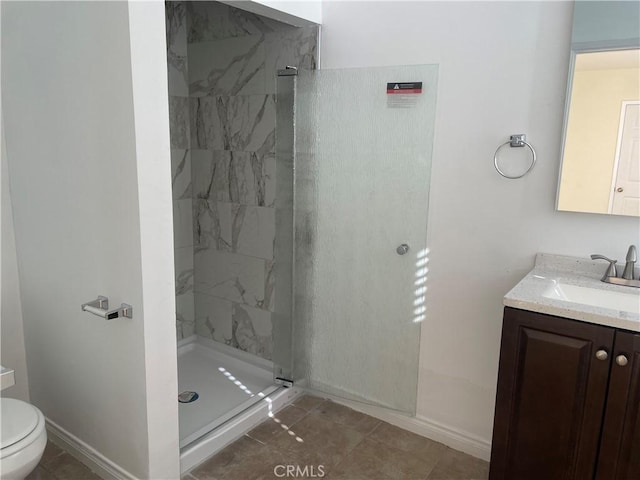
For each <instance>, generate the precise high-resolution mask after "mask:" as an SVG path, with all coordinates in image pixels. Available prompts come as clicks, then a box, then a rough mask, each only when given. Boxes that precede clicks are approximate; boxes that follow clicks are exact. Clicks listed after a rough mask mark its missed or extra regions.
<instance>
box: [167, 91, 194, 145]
mask: <svg viewBox="0 0 640 480" xmlns="http://www.w3.org/2000/svg"><path fill="white" fill-rule="evenodd" d="M189 118H190V117H189V99H188V98H187V97H176V96H170V97H169V131H170V134H171V148H175V149H187V148H189V137H190V128H189Z"/></svg>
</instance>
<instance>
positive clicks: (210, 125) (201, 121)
mask: <svg viewBox="0 0 640 480" xmlns="http://www.w3.org/2000/svg"><path fill="white" fill-rule="evenodd" d="M226 103H227V101H226V100H225V97H197V98H190V99H189V115H190V129H191V130H190V135H191V146H192V147H193V148H194V149H209V150H225V149H227V150H228V149H229V148H228V146H226V145H225V144H224V139H225V133H226V132H228V129H229V128H228V125H226V121H227V120H226V118H227V107H226ZM226 136H227V137H228V134H227V135H226Z"/></svg>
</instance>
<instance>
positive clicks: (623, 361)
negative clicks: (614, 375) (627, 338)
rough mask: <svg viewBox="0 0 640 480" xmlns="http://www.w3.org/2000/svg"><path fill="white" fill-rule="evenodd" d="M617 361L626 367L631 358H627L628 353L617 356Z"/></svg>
mask: <svg viewBox="0 0 640 480" xmlns="http://www.w3.org/2000/svg"><path fill="white" fill-rule="evenodd" d="M616 363H617V364H618V365H620V366H621V367H624V366H625V365H626V364H627V363H629V360H628V359H627V356H626V355H618V356H617V357H616Z"/></svg>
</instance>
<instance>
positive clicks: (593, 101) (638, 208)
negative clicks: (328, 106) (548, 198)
mask: <svg viewBox="0 0 640 480" xmlns="http://www.w3.org/2000/svg"><path fill="white" fill-rule="evenodd" d="M568 83H569V85H568V91H567V103H566V109H565V120H564V135H563V149H562V163H561V168H560V177H559V181H558V197H557V202H556V207H557V209H558V210H564V211H573V212H588V213H604V214H612V215H631V216H640V3H638V2H625V1H621V2H609V1H604V2H592V1H578V2H576V4H575V7H574V16H573V31H572V37H571V65H570V69H569V82H568Z"/></svg>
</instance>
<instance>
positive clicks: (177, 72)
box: [165, 2, 189, 97]
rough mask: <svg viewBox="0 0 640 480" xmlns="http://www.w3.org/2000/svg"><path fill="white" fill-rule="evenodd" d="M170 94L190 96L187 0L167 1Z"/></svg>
mask: <svg viewBox="0 0 640 480" xmlns="http://www.w3.org/2000/svg"><path fill="white" fill-rule="evenodd" d="M165 14H166V31H167V73H168V80H169V95H177V96H183V97H187V96H189V83H188V78H187V8H186V3H185V2H165Z"/></svg>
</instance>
